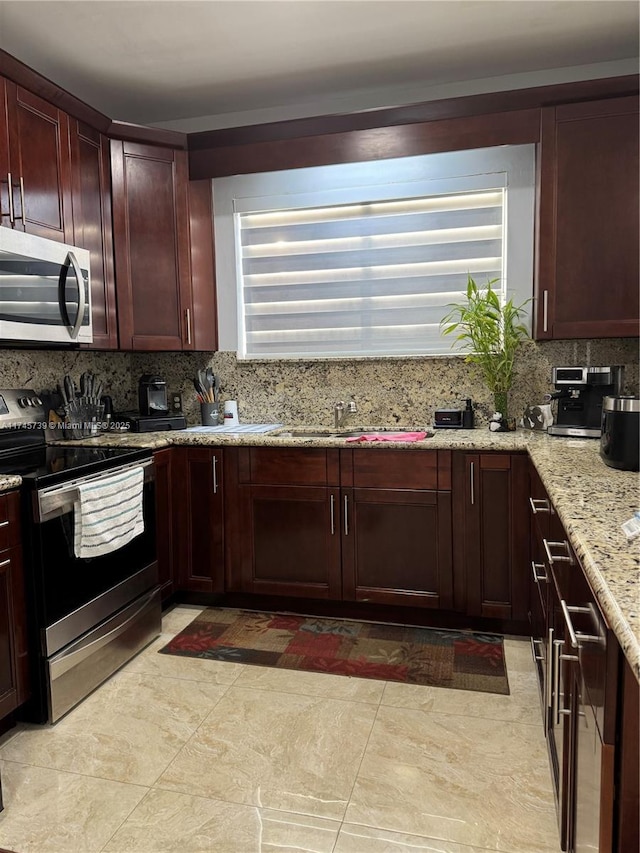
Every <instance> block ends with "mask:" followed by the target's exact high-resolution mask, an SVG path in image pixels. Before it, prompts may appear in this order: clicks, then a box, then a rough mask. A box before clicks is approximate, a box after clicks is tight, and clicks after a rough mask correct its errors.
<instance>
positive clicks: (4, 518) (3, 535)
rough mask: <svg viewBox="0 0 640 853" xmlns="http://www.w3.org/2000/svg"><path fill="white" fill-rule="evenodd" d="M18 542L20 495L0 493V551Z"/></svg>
mask: <svg viewBox="0 0 640 853" xmlns="http://www.w3.org/2000/svg"><path fill="white" fill-rule="evenodd" d="M19 544H20V495H19V494H18V492H9V493H8V494H5V495H0V551H2V550H3V549H4V548H11V546H13V545H19Z"/></svg>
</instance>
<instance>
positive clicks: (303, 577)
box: [239, 485, 342, 599]
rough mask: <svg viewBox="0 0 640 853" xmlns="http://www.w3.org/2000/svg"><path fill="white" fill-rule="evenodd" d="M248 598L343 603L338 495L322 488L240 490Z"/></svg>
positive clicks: (243, 567) (264, 487) (291, 487)
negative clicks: (262, 596)
mask: <svg viewBox="0 0 640 853" xmlns="http://www.w3.org/2000/svg"><path fill="white" fill-rule="evenodd" d="M239 493H240V501H241V504H242V514H243V518H244V520H245V525H246V527H245V531H246V532H245V542H244V547H243V556H242V576H243V587H244V589H245V591H247V592H257V593H264V594H267V595H274V594H275V595H291V596H302V597H304V598H330V599H339V598H340V597H341V592H342V591H341V582H340V581H341V572H340V530H339V521H338V515H337V513H338V490H337V489H330V488H327V487H322V486H256V485H253V486H240V487H239Z"/></svg>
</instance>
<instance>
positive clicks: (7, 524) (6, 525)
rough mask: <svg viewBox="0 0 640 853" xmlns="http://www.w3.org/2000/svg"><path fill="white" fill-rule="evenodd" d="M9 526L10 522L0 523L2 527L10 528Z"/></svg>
mask: <svg viewBox="0 0 640 853" xmlns="http://www.w3.org/2000/svg"><path fill="white" fill-rule="evenodd" d="M8 526H9V522H8V521H0V527H8Z"/></svg>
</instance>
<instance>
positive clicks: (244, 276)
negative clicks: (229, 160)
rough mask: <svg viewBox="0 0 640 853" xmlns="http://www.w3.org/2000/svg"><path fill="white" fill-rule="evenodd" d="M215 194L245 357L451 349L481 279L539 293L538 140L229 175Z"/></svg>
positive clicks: (225, 324) (226, 290) (224, 276)
mask: <svg viewBox="0 0 640 853" xmlns="http://www.w3.org/2000/svg"><path fill="white" fill-rule="evenodd" d="M381 179H383V182H382V181H381ZM219 185H222V186H219ZM274 190H277V192H274ZM263 193H264V194H263ZM214 200H215V206H216V245H217V247H218V261H219V263H218V285H219V301H220V304H221V316H220V319H219V327H220V328H221V330H222V329H225V328H226V329H229V328H230V327H231V323H230V322H229V320H230V316H229V315H230V312H229V311H228V308H229V307H230V306H231V305H232V304H233V307H234V308H235V322H234V323H233V325H235V327H236V337H235V339H233V340H232V341H231V336H230V335H229V336H228V339H229V340H230V343H231V344H232V346H229V345H228V344H227V345H225V341H224V340H223V336H222V335H221V349H226V348H233V349H236V350H237V352H238V356H239V357H240V358H248V359H251V358H257V359H269V358H280V359H281V358H297V359H308V358H314V357H315V358H335V357H354V356H394V355H395V356H408V355H445V354H446V355H451V353H452V349H451V339H450V338H443V337H442V335H441V334H440V321H441V319H442V317H443V316H444V315H445V314H446V313H447V311H448V305H449V303H451V302H453V301H456V300H458V299H459V298H460V297H461V295H462V294H463V293H464V291H465V289H466V282H467V275H468V274H471V275H472V276H473V277H474V278H475V279H476V281H477V282H478V284H479V285H482V284H486V282H487V281H488V280H492V279H497V280H498V281H497V283H496V285H494V287H497V288H498V289H499V291H500V293H501V296H502V299H503V300H506V299H508V298H509V296H511V295H514V296H515V298H516V299H517V301H523V300H524V299H526V298H527V297H528V296H530V295H531V280H532V256H533V150H532V146H517V147H505V148H500V149H485V150H484V151H481V152H478V151H471V152H458V153H456V154H437V155H426V156H423V157H414V158H403V160H397V161H382V162H379V163H368V164H349V165H341V166H331V167H320V168H317V169H303V170H295V171H291V172H280V173H271V174H270V175H251V176H243V177H239V178H225V179H222V180H220V181H216V182H215V184H214ZM221 208H222V209H221ZM221 219H222V220H223V221H220V220H221ZM225 220H226V221H225ZM229 225H231V229H229ZM229 230H230V231H231V233H230V234H229ZM219 232H222V233H219ZM512 232H513V233H512ZM222 238H224V242H223V239H222ZM229 238H230V239H229ZM229 243H231V245H229ZM225 257H226V264H225ZM229 267H231V269H230V270H229V269H228V268H229ZM514 282H515V283H517V284H519V286H518V287H514V286H513V283H514ZM508 291H509V293H508ZM514 291H515V293H514ZM225 303H226V306H227V316H226V317H225V316H224V312H225Z"/></svg>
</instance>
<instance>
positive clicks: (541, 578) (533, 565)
mask: <svg viewBox="0 0 640 853" xmlns="http://www.w3.org/2000/svg"><path fill="white" fill-rule="evenodd" d="M538 569H542V571H543V572H544V574H542V575H539V574H538ZM531 571H532V572H533V580H534V582H535V583H539V582H540V581H545V583H549V576H548V575H547V573H546V572H545V571H544V563H536V562H535V561H534V560H532V561H531Z"/></svg>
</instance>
